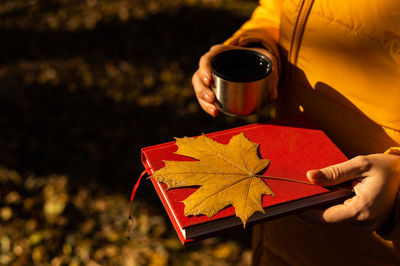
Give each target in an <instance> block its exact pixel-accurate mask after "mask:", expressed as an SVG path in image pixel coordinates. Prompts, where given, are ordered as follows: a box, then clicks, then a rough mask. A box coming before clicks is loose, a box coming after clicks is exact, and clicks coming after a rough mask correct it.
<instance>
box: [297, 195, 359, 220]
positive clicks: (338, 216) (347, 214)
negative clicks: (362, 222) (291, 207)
mask: <svg viewBox="0 0 400 266" xmlns="http://www.w3.org/2000/svg"><path fill="white" fill-rule="evenodd" d="M359 209H360V208H359V200H358V199H357V196H354V197H353V198H350V199H347V200H346V201H345V202H344V203H343V204H338V205H334V206H331V207H328V208H327V209H310V210H307V211H305V212H303V213H301V214H299V215H298V216H299V217H300V218H301V219H303V220H305V221H306V222H309V223H340V222H353V221H355V220H356V219H357V216H358V213H359V211H358V210H359Z"/></svg>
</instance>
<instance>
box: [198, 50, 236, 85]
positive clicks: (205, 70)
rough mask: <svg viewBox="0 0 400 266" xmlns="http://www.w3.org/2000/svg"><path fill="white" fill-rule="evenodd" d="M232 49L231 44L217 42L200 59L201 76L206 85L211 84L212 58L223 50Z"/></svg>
mask: <svg viewBox="0 0 400 266" xmlns="http://www.w3.org/2000/svg"><path fill="white" fill-rule="evenodd" d="M230 49H232V47H231V46H227V45H222V44H217V45H214V46H212V47H211V48H210V51H208V52H207V53H206V54H204V55H203V56H202V57H201V58H200V61H199V76H200V79H201V80H202V81H203V83H204V84H205V85H206V86H210V85H211V81H212V75H211V60H212V58H213V57H214V56H215V55H217V54H219V53H220V52H222V51H226V50H230Z"/></svg>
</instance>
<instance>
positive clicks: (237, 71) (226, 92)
mask: <svg viewBox="0 0 400 266" xmlns="http://www.w3.org/2000/svg"><path fill="white" fill-rule="evenodd" d="M271 70H272V62H271V60H270V59H269V58H268V57H267V56H265V55H264V54H262V53H259V52H256V51H252V50H246V49H234V50H228V51H224V52H221V53H219V54H217V55H216V56H214V58H213V59H212V60H211V73H212V78H213V83H212V85H211V89H212V91H213V92H214V94H215V97H216V99H217V107H218V109H219V110H220V111H221V112H223V113H225V114H228V115H233V116H248V115H251V114H254V113H257V112H258V111H260V109H261V108H262V107H264V106H265V104H266V103H267V100H268V95H267V86H268V78H269V74H270V73H271Z"/></svg>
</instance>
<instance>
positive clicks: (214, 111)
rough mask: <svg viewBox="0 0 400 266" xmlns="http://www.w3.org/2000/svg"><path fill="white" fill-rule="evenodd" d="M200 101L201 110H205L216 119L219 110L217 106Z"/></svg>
mask: <svg viewBox="0 0 400 266" xmlns="http://www.w3.org/2000/svg"><path fill="white" fill-rule="evenodd" d="M198 100H199V104H200V106H201V108H203V110H204V111H205V112H207V113H208V114H209V115H211V116H214V117H216V116H217V115H218V109H217V107H216V106H215V105H213V104H210V103H208V102H206V101H203V100H201V99H198Z"/></svg>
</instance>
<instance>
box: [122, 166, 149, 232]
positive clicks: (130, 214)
mask: <svg viewBox="0 0 400 266" xmlns="http://www.w3.org/2000/svg"><path fill="white" fill-rule="evenodd" d="M146 173H147V171H146V170H144V171H143V172H142V173H141V174H140V176H139V178H138V180H137V181H136V184H135V186H134V187H133V189H132V193H131V207H130V210H129V219H130V220H131V221H132V222H131V225H130V227H129V229H128V237H127V238H128V239H129V233H130V231H131V230H132V227H133V219H132V213H133V208H132V207H133V199H134V198H135V194H136V190H137V189H138V187H139V184H140V181H141V180H142V177H143V176H144V175H145V174H146Z"/></svg>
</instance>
